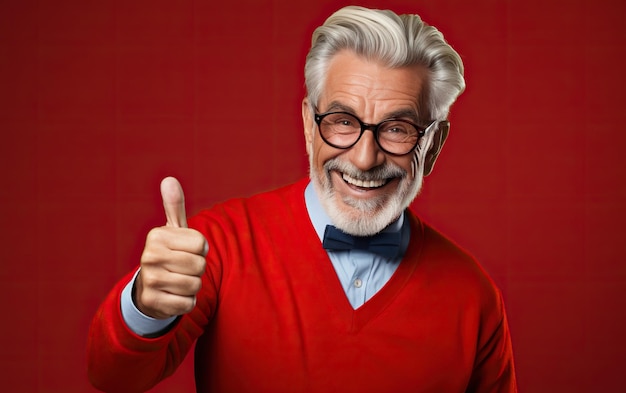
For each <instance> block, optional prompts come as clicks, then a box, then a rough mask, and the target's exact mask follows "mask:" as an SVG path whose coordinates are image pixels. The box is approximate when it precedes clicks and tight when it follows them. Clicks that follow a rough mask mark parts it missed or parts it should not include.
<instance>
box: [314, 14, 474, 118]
mask: <svg viewBox="0 0 626 393" xmlns="http://www.w3.org/2000/svg"><path fill="white" fill-rule="evenodd" d="M346 49H347V50H351V51H353V52H355V53H356V54H358V55H360V56H363V57H364V58H366V59H371V60H376V61H381V62H382V63H383V64H385V65H387V66H388V67H390V68H399V67H405V66H413V65H421V66H423V68H424V69H425V70H426V72H427V79H426V81H425V83H424V88H423V89H422V92H421V97H418V99H419V103H420V114H419V115H420V117H421V118H422V119H423V120H424V121H426V120H445V119H446V118H447V116H448V112H449V110H450V107H451V106H452V104H453V103H454V101H455V100H456V99H457V97H458V96H459V95H460V94H461V93H462V92H463V90H464V89H465V79H464V78H463V62H462V61H461V57H460V56H459V54H458V53H457V52H456V51H455V50H454V49H452V47H451V46H450V45H448V43H447V42H446V41H445V39H444V37H443V34H441V32H439V30H437V29H436V28H434V27H432V26H429V25H428V24H426V23H424V22H423V21H422V20H421V18H420V17H419V16H418V15H409V14H406V15H397V14H395V13H394V12H392V11H389V10H373V9H368V8H363V7H357V6H348V7H345V8H342V9H340V10H338V11H337V12H335V13H334V14H332V15H331V16H330V17H329V18H328V19H327V20H326V22H324V24H323V25H322V26H320V27H318V28H317V29H316V30H315V31H314V32H313V37H312V42H311V49H310V51H309V54H308V55H307V58H306V64H305V67H304V74H305V81H306V89H307V95H308V99H309V104H310V105H311V106H312V107H313V106H315V105H317V103H318V100H319V97H320V95H321V92H322V89H323V86H324V83H325V78H326V72H327V70H328V66H329V63H330V61H331V59H332V57H333V56H334V55H335V54H337V53H338V52H339V51H342V50H346ZM312 109H313V108H312Z"/></svg>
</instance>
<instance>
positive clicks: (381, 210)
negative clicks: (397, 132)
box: [309, 157, 423, 236]
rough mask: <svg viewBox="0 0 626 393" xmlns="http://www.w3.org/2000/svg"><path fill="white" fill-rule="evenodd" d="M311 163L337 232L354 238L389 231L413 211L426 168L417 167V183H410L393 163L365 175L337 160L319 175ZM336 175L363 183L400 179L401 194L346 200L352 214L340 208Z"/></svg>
mask: <svg viewBox="0 0 626 393" xmlns="http://www.w3.org/2000/svg"><path fill="white" fill-rule="evenodd" d="M415 159H417V157H415ZM309 161H310V170H309V175H310V178H311V181H312V182H313V187H315V190H316V192H317V195H318V196H319V198H320V203H321V205H322V207H323V208H324V210H325V211H326V214H328V216H329V217H330V219H331V221H332V222H333V224H334V225H335V226H336V227H337V228H339V229H341V230H342V231H344V232H346V233H349V234H351V235H354V236H371V235H374V234H376V233H379V232H380V231H382V230H383V229H385V228H386V227H387V226H388V225H389V224H391V223H392V222H393V221H395V220H396V219H398V218H399V217H400V214H402V212H403V211H404V210H405V209H406V208H407V207H409V205H410V204H411V202H412V201H413V200H414V199H415V197H416V196H417V195H418V193H419V191H420V189H421V187H422V179H423V175H422V174H423V166H422V165H420V164H419V163H417V165H415V166H414V168H415V167H417V170H416V171H415V172H417V173H414V179H413V180H410V179H409V177H408V174H407V173H406V171H405V170H403V169H402V168H400V167H398V166H396V165H393V164H389V163H388V164H385V165H384V166H381V167H377V168H374V169H372V170H370V171H367V172H363V171H360V170H358V169H356V168H354V166H353V165H351V164H350V163H348V162H345V161H342V160H339V159H338V158H333V159H331V160H328V161H327V162H326V163H325V164H324V167H323V173H317V171H315V170H314V169H313V168H314V167H313V162H312V159H311V158H309ZM332 171H339V172H342V173H345V174H347V175H349V176H350V177H353V178H356V179H360V180H380V179H389V178H395V177H398V178H400V182H399V185H398V189H397V191H396V192H395V193H394V194H393V195H391V196H384V195H383V196H380V197H376V198H370V199H367V200H363V199H356V198H350V197H347V196H346V197H343V198H342V201H341V202H342V203H343V204H345V205H346V206H348V207H349V208H351V209H350V210H352V211H346V210H347V209H349V208H347V207H345V206H343V207H342V206H340V203H339V202H338V201H337V200H336V199H335V197H336V195H335V190H334V189H333V187H332V181H331V177H330V176H331V172H332Z"/></svg>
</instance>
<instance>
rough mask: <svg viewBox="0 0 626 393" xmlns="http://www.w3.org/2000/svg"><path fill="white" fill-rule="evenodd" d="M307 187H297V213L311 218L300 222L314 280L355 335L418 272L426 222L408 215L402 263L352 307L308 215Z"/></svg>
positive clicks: (346, 328) (406, 215)
mask: <svg viewBox="0 0 626 393" xmlns="http://www.w3.org/2000/svg"><path fill="white" fill-rule="evenodd" d="M305 187H306V183H304V184H303V187H302V188H300V187H298V189H299V190H300V192H301V194H300V198H299V199H300V200H301V202H302V203H301V205H300V206H299V208H298V210H300V211H299V212H297V214H301V215H304V216H305V217H308V218H309V220H302V221H301V222H302V223H303V225H302V226H303V228H301V230H302V232H301V233H302V234H303V236H304V237H305V238H306V239H308V241H307V243H308V244H307V250H310V255H311V261H312V262H313V265H312V266H311V270H312V272H313V274H314V275H315V279H316V280H317V281H318V282H320V283H321V284H320V288H322V294H321V296H320V301H325V302H328V304H329V307H328V309H334V310H335V311H336V312H337V315H336V316H335V317H336V318H333V319H335V320H337V321H339V323H340V324H341V328H342V329H345V331H348V332H350V333H353V334H356V333H358V332H359V331H360V330H361V329H362V328H363V327H364V326H365V325H366V324H367V323H368V322H369V321H371V320H372V319H374V318H376V317H377V316H378V315H379V314H380V313H382V312H383V311H384V310H385V309H386V308H387V307H388V306H389V305H390V304H391V303H392V302H393V301H394V299H395V298H396V297H397V295H398V294H399V293H400V291H401V290H402V289H403V288H404V287H405V285H406V283H407V282H408V281H409V279H410V278H411V276H412V275H413V273H414V272H415V269H416V267H417V264H418V261H419V255H420V254H421V251H422V244H423V241H422V240H423V238H424V228H423V224H422V223H421V221H420V220H419V219H418V218H417V217H416V216H415V215H413V214H410V213H409V214H405V219H408V220H409V224H410V228H411V239H410V241H409V245H408V247H407V250H406V252H405V255H404V257H403V258H402V261H401V262H400V265H399V266H398V268H397V269H396V271H395V272H394V273H393V275H392V276H391V278H390V279H389V281H388V282H387V283H386V284H385V285H384V286H383V287H382V288H381V289H380V290H379V291H378V292H377V293H376V294H375V295H374V296H372V297H371V298H370V299H369V300H368V301H366V302H365V303H364V304H363V305H362V306H361V307H359V308H357V309H353V308H352V305H351V304H350V302H349V300H348V298H347V297H346V294H345V292H344V290H343V287H342V285H341V282H340V281H339V278H338V277H337V273H336V272H335V270H334V268H333V265H332V262H331V261H330V258H329V256H328V254H327V252H326V250H324V248H323V247H322V244H321V242H320V241H319V237H318V235H317V233H316V231H315V228H314V226H313V223H312V222H311V220H310V217H309V215H308V212H307V209H306V204H305V200H304V188H305ZM294 208H295V206H294Z"/></svg>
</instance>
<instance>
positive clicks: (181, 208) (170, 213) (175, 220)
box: [161, 177, 187, 228]
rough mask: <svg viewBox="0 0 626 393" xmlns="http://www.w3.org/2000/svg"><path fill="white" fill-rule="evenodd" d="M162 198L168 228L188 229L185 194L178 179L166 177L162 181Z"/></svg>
mask: <svg viewBox="0 0 626 393" xmlns="http://www.w3.org/2000/svg"><path fill="white" fill-rule="evenodd" d="M161 197H162V198H163V208H164V209H165V217H167V226H168V227H176V228H187V215H186V214H185V194H183V188H182V187H181V185H180V183H179V182H178V180H176V178H174V177H166V178H165V179H163V181H161Z"/></svg>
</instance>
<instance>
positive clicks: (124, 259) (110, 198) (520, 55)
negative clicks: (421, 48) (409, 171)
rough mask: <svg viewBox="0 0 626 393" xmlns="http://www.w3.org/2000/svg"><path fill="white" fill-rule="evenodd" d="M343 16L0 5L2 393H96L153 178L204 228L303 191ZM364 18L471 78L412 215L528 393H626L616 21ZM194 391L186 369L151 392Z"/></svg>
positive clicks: (234, 7)
mask: <svg viewBox="0 0 626 393" xmlns="http://www.w3.org/2000/svg"><path fill="white" fill-rule="evenodd" d="M345 4H347V2H345V1H332V0H325V1H308V2H296V1H290V0H259V1H256V0H255V1H253V0H230V1H224V2H221V3H220V4H218V5H216V4H214V2H211V1H192V0H186V1H175V2H174V1H163V0H158V1H155V0H151V1H120V0H118V1H92V0H71V1H70V0H65V1H45V0H41V1H34V0H30V1H29V0H13V1H6V0H4V1H2V2H0V132H1V139H0V179H1V183H0V184H1V187H0V228H1V229H0V231H1V233H0V235H1V236H0V250H1V251H0V310H1V313H2V323H1V324H0V348H1V350H0V351H1V353H2V355H1V356H0V390H5V387H6V386H17V387H18V388H17V389H13V391H21V392H36V391H38V392H89V391H92V389H91V388H90V387H89V385H88V382H87V379H86V375H85V355H84V353H85V341H86V333H87V327H88V324H89V321H90V318H91V316H92V315H93V313H94V311H95V309H96V307H97V305H98V304H99V302H100V301H101V299H102V298H103V297H104V295H105V293H106V292H107V291H108V290H109V288H110V287H111V286H112V285H113V283H114V282H115V281H116V280H117V279H118V278H119V277H120V276H121V275H122V274H123V273H125V272H127V271H128V270H129V269H131V268H133V267H134V266H135V264H136V263H137V261H138V258H139V255H140V253H141V248H142V243H143V239H144V236H145V233H146V231H147V230H148V228H150V227H152V226H155V225H161V224H162V223H163V222H164V217H163V214H162V212H161V207H160V201H159V194H158V183H159V180H160V179H161V178H162V177H163V176H165V175H169V174H173V175H176V176H178V177H179V178H180V179H181V181H182V183H183V186H184V187H185V189H186V193H187V199H188V210H189V211H190V212H194V211H198V209H200V208H201V207H205V206H208V205H211V204H213V203H215V202H217V201H220V200H223V199H225V198H228V197H233V196H243V195H250V194H252V193H254V192H258V191H261V190H265V189H268V188H271V187H274V186H277V185H280V184H284V183H286V182H290V181H293V180H296V179H298V178H300V177H301V176H304V175H305V174H306V157H305V152H304V147H303V138H302V126H301V119H300V106H299V105H300V100H301V98H302V96H303V93H304V89H303V87H302V86H303V77H302V67H303V64H304V59H303V58H304V55H305V53H306V51H307V49H308V43H309V37H310V33H311V32H312V30H313V28H314V27H315V26H316V25H318V24H319V23H321V22H322V21H323V20H324V19H325V17H326V16H328V14H329V13H330V12H331V11H333V10H334V9H336V8H337V7H339V6H340V5H345ZM361 4H363V5H369V6H376V7H389V8H393V9H396V10H397V11H400V12H416V13H419V14H420V15H422V17H423V18H424V19H425V20H426V21H427V22H429V23H431V24H434V25H435V26H438V27H439V28H440V29H441V30H442V31H443V32H444V33H445V34H446V37H447V39H448V40H449V41H450V42H451V43H452V45H453V46H454V47H455V48H456V49H457V50H458V51H459V52H460V53H461V55H462V56H463V58H464V61H465V63H466V67H467V72H466V76H467V82H468V89H467V91H466V93H465V94H464V95H463V96H462V97H461V99H460V100H459V102H458V104H457V106H455V107H454V110H453V114H452V116H451V120H452V130H451V135H450V138H449V140H448V142H447V144H446V147H445V149H444V150H443V154H442V156H441V157H440V159H439V161H438V164H437V167H436V168H435V172H434V174H433V175H432V176H431V177H429V178H427V180H426V183H425V190H424V192H423V194H422V195H421V196H420V197H419V199H418V200H417V202H416V203H415V207H416V209H417V210H418V211H419V212H421V213H422V214H423V216H424V217H425V218H426V219H427V220H429V221H430V222H431V223H433V224H434V225H435V226H437V227H439V228H440V229H441V230H443V231H444V232H446V233H447V234H449V235H450V236H451V237H453V238H454V239H455V240H457V241H458V242H459V243H460V244H461V245H463V246H464V247H466V248H467V249H469V250H470V251H471V252H472V253H474V254H475V255H476V256H477V257H478V258H479V259H480V260H481V261H482V262H483V264H484V266H485V268H486V269H487V270H488V271H489V272H490V273H491V275H492V276H493V277H494V279H495V280H496V281H497V283H498V284H499V285H500V286H501V288H502V290H503V292H504V295H505V299H506V303H507V307H508V312H509V318H510V324H511V331H512V335H513V341H514V346H515V351H516V361H517V371H518V377H519V386H520V388H521V391H524V392H535V393H538V392H570V393H575V392H592V391H593V392H600V391H601V392H617V391H623V390H622V389H623V385H624V384H623V370H624V367H625V366H626V339H625V338H624V332H625V331H626V322H625V315H624V314H625V311H624V310H625V309H626V296H625V295H624V291H625V289H626V285H625V284H626V241H624V235H625V234H626V230H625V229H624V222H623V221H624V218H626V206H625V203H624V202H626V172H625V170H624V169H625V168H624V158H623V156H624V154H625V151H626V136H625V135H624V134H625V131H626V127H625V126H624V124H625V121H626V111H625V110H624V99H623V98H622V95H623V90H624V88H625V87H626V85H625V81H624V70H625V69H626V64H625V63H626V62H625V60H624V48H625V47H626V32H625V22H626V21H625V15H626V10H625V8H626V7H625V5H624V4H625V3H624V2H623V1H621V0H597V1H593V2H590V1H585V2H583V1H565V0H564V1H544V0H525V1H521V0H520V1H514V0H509V1H495V0H475V1H464V0H457V1H454V0H437V1H434V0H431V1H427V0H413V1H408V0H405V1H402V0H397V1H383V0H380V1H362V2H361ZM234 123H238V124H241V126H240V127H237V128H236V129H233V127H232V125H233V124H234ZM234 131H236V132H237V134H234ZM192 389H193V382H192V371H191V357H189V358H188V361H186V363H185V364H184V366H183V367H182V368H181V369H180V370H179V371H178V372H177V374H176V375H175V376H173V377H172V378H171V379H170V380H168V381H166V382H164V383H163V384H162V385H161V386H160V387H159V388H157V389H155V391H156V392H181V391H192ZM5 391H6V390H5Z"/></svg>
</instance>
